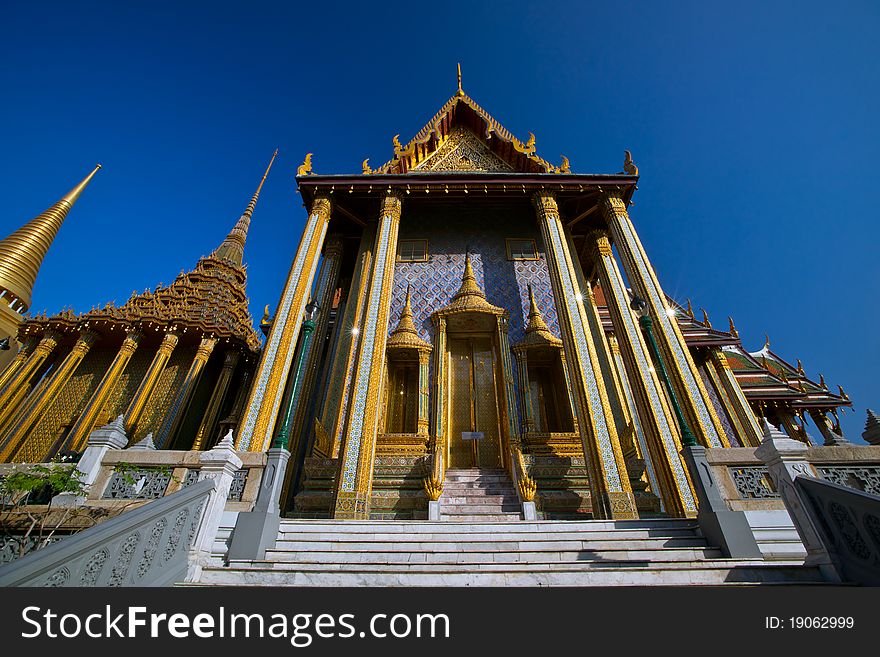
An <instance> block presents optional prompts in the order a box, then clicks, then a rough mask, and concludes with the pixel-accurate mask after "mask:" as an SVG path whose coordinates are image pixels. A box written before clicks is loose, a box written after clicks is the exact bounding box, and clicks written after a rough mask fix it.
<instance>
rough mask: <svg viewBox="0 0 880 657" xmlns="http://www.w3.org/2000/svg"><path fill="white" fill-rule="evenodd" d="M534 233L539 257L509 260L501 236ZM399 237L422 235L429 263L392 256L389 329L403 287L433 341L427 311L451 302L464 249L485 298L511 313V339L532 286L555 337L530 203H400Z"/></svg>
mask: <svg viewBox="0 0 880 657" xmlns="http://www.w3.org/2000/svg"><path fill="white" fill-rule="evenodd" d="M508 237H511V238H533V239H534V240H535V243H536V244H537V248H538V258H539V259H538V260H518V261H511V260H508V259H507V250H506V245H505V241H504V240H505V238H508ZM399 239H401V240H406V239H427V240H428V261H427V262H398V263H397V265H396V267H395V270H394V290H393V296H392V300H391V316H390V320H389V331H390V330H393V329H394V328H395V327H396V326H397V321H398V319H399V318H400V311H401V310H402V309H403V303H404V298H405V297H406V288H407V285H411V286H412V306H413V314H414V315H415V317H414V319H415V323H416V327H417V328H418V330H419V334H420V335H421V337H422V338H423V339H425V340H427V341H428V342H430V343H432V344H433V343H434V329H433V326H432V324H431V319H430V318H431V313H432V312H434V311H435V310H438V309H440V308H442V307H443V306H445V305H447V304H448V303H449V302H450V301H452V297H453V296H454V295H455V293H456V292H457V291H458V288H459V287H460V286H461V276H462V273H463V272H464V259H465V251H469V252H470V254H471V265H472V266H473V269H474V275H475V276H476V278H477V284H478V285H479V286H480V288H481V289H482V290H483V291H484V292H485V293H486V298H487V300H488V301H489V303H491V304H493V305H496V306H499V307H501V308H505V309H507V310H508V311H510V343H511V344H516V343H517V342H519V341H520V340H522V338H523V331H524V329H525V324H526V322H527V320H528V313H529V293H528V287H527V286H528V285H529V284H531V286H532V289H533V290H534V292H535V300H536V301H537V303H538V307H539V308H540V309H541V312H542V313H543V315H544V319H545V321H546V322H547V324H548V326H549V327H550V330H551V331H552V332H553V334H554V335H556V336H557V337H559V321H558V318H557V316H556V306H555V304H554V300H553V291H552V289H551V287H550V273H549V272H548V270H547V262H546V257H545V254H544V249H543V245H542V244H541V235H540V232H539V231H538V227H537V225H536V222H535V215H534V211H533V210H532V207H531V205H530V204H529V203H526V202H523V203H522V204H521V206H505V207H499V206H498V205H494V204H492V205H490V204H488V203H487V204H485V205H483V204H475V203H468V204H449V205H442V206H438V205H436V204H430V205H423V206H421V207H420V206H419V205H418V204H416V203H412V204H409V205H408V204H406V203H404V208H403V213H402V216H401V221H400V236H399Z"/></svg>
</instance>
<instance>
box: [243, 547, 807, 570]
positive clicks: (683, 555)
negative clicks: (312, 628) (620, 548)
mask: <svg viewBox="0 0 880 657" xmlns="http://www.w3.org/2000/svg"><path fill="white" fill-rule="evenodd" d="M644 553H645V555H647V554H650V553H651V552H650V551H644ZM286 554H293V553H286ZM356 554H357V555H359V556H366V557H368V558H367V559H365V560H358V559H354V558H351V559H350V558H349V557H354V556H355V555H354V554H336V555H332V554H331V555H330V557H329V558H328V559H325V560H317V559H306V560H303V561H294V560H293V559H289V558H285V554H277V553H274V552H267V553H266V558H265V559H261V560H258V561H232V562H231V563H230V565H229V567H230V568H231V569H237V568H240V569H242V570H246V569H250V568H265V569H270V568H271V569H275V570H300V569H302V570H331V569H338V570H372V571H375V572H399V571H426V572H428V571H450V572H462V571H467V569H468V568H471V569H473V570H474V571H481V570H484V571H485V570H490V571H504V570H511V571H520V572H523V571H548V570H574V571H576V570H591V569H597V568H627V569H629V568H646V567H650V568H656V569H680V568H693V567H699V566H701V565H704V564H714V563H726V562H729V561H731V560H729V559H724V558H722V557H720V556H717V555H716V556H709V557H703V556H702V554H701V552H700V551H699V550H680V551H677V550H675V551H670V552H669V554H655V557H654V558H653V559H651V558H647V556H644V557H643V558H638V557H637V555H636V554H634V555H627V554H623V553H619V552H618V553H615V552H608V553H607V554H606V555H604V556H603V557H602V558H596V559H581V558H578V557H577V556H575V557H574V558H571V559H541V558H540V555H536V557H535V558H529V556H528V555H526V557H525V558H524V559H513V558H511V559H506V558H505V559H498V560H495V559H486V558H481V555H480V554H473V555H465V556H466V557H472V558H457V557H458V555H456V554H454V553H453V554H446V555H440V557H441V559H440V560H439V561H437V560H434V559H432V558H431V557H430V556H429V555H427V554H424V553H423V554H416V557H417V558H416V559H411V560H407V559H401V558H400V557H402V556H406V555H381V554H379V553H377V554H376V555H375V556H376V558H377V560H376V561H371V560H370V559H369V557H371V556H374V555H368V554H365V553H356ZM489 556H491V555H489ZM380 557H387V558H390V559H391V561H380V560H378V559H379V558H380ZM395 557H397V558H396V559H395ZM741 561H742V563H746V562H747V563H748V564H750V565H761V564H762V562H761V560H760V559H745V560H741ZM737 563H740V561H737ZM775 563H777V564H778V563H779V562H775ZM784 563H788V562H784ZM789 565H792V564H789ZM797 565H800V564H797Z"/></svg>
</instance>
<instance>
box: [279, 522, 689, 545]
mask: <svg viewBox="0 0 880 657" xmlns="http://www.w3.org/2000/svg"><path fill="white" fill-rule="evenodd" d="M444 525H446V523H444ZM446 526H447V527H448V525H446ZM491 526H499V528H500V525H499V523H492V525H491ZM445 528H446V527H444V529H445ZM453 529H458V530H460V531H438V532H434V533H404V532H387V533H386V532H382V531H375V532H369V531H368V532H364V531H360V530H357V531H336V532H333V531H328V532H281V533H279V535H278V540H279V541H337V542H341V541H349V540H351V541H359V542H369V541H378V542H381V543H391V542H401V541H402V542H410V543H411V542H414V541H419V542H431V543H443V542H453V543H461V542H472V541H484V542H491V541H500V542H505V541H506V542H510V541H518V542H522V543H526V542H532V541H548V540H550V541H615V542H620V543H627V542H630V541H644V540H653V541H670V542H673V541H705V539H703V538H702V537H700V536H698V535H697V534H696V533H695V532H694V531H693V530H691V529H681V530H673V529H666V530H655V529H618V530H595V531H580V532H561V531H560V532H546V533H538V532H529V531H515V530H508V531H491V530H486V525H483V526H482V529H483V531H468V527H466V526H461V525H456V526H455V527H453Z"/></svg>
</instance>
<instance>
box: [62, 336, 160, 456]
mask: <svg viewBox="0 0 880 657" xmlns="http://www.w3.org/2000/svg"><path fill="white" fill-rule="evenodd" d="M142 338H143V335H142V334H141V333H140V332H138V331H129V332H128V333H127V334H126V336H125V340H123V341H122V345H121V346H120V347H119V351H118V352H116V356H115V357H114V358H113V362H111V363H110V367H108V368H107V371H106V372H105V373H104V377H103V378H102V379H101V382H100V383H98V387H97V389H96V390H95V392H94V393H92V397H91V399H89V401H88V403H87V404H86V407H85V408H84V409H83V411H82V413H80V416H79V419H77V421H76V424H74V425H73V428H72V429H71V430H70V434H69V435H68V437H67V445H68V449H71V450H73V451H76V452H78V451H80V450H82V449H83V448H85V445H86V440H88V438H89V434H90V433H91V432H92V428H93V427H94V426H95V423H97V422H98V421H99V414H100V413H101V411H102V410H103V407H104V404H105V403H106V401H107V398H108V397H109V396H110V393H111V392H112V390H113V386H115V385H116V382H117V381H118V380H119V377H120V376H121V375H122V372H123V371H125V366H126V365H128V361H129V360H131V357H132V355H133V354H134V352H135V351H137V348H138V345H139V344H140V342H141V339H142Z"/></svg>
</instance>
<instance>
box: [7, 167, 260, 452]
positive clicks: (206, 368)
mask: <svg viewBox="0 0 880 657" xmlns="http://www.w3.org/2000/svg"><path fill="white" fill-rule="evenodd" d="M275 155H277V151H276V154H275ZM275 155H273V157H272V161H270V163H269V167H268V168H267V169H266V172H265V174H264V175H263V178H262V180H261V181H260V183H259V186H258V187H257V190H256V192H255V193H254V195H253V197H252V198H251V200H250V202H249V203H248V204H247V207H246V208H245V211H244V213H243V214H242V215H241V217H240V219H239V220H238V222H237V223H236V224H235V226H234V227H233V228H232V230H231V231H230V233H229V234H228V235H227V237H226V239H224V240H223V242H222V243H221V244H220V246H218V247H217V248H216V249H215V250H214V251H213V253H211V255H209V256H207V257H203V258H200V259H199V261H198V262H197V263H196V266H195V268H193V269H192V270H190V271H188V272H183V271H182V272H181V273H180V275H179V276H178V277H177V278H176V279H175V280H174V281H173V282H172V283H171V284H169V285H163V284H160V285H158V286H157V287H156V288H155V289H154V290H145V291H143V292H141V293H133V294H132V296H131V298H130V299H129V300H128V301H126V302H125V303H124V304H122V305H120V306H116V305H114V304H112V303H107V304H106V305H105V306H103V307H100V308H93V309H92V310H90V311H88V312H85V313H82V314H76V313H74V312H73V311H72V310H64V311H62V312H60V313H58V314H56V315H52V316H45V315H37V316H33V317H28V318H26V319H25V320H24V321H23V322H22V323H21V325H20V326H19V327H18V340H19V342H20V343H21V345H22V348H21V351H19V352H18V354H17V355H16V356H15V358H14V359H13V360H12V362H11V363H10V365H9V366H8V367H7V368H6V369H5V370H4V371H3V372H2V374H0V461H14V462H24V463H34V462H40V461H49V460H52V459H54V458H57V457H58V456H59V455H61V454H64V453H69V452H73V453H81V452H82V451H83V450H84V449H85V447H86V444H87V441H88V438H89V435H90V434H91V433H92V431H93V430H94V429H96V428H98V427H100V426H102V425H105V424H107V423H108V422H110V421H111V420H113V419H115V418H121V420H122V422H123V426H124V431H125V433H126V435H127V437H128V439H129V442H130V443H131V444H134V443H137V442H141V441H145V444H148V445H150V446H155V447H157V448H159V449H163V448H164V449H178V450H203V449H210V447H211V446H212V445H213V444H214V443H215V442H216V441H217V440H218V438H219V437H220V435H221V434H223V433H226V432H228V431H229V430H230V429H231V428H232V427H235V426H237V424H238V414H239V413H240V411H241V408H242V404H243V403H244V398H245V394H246V391H247V389H248V386H249V382H250V377H251V374H252V372H253V369H254V367H255V365H256V362H257V359H258V357H259V353H260V346H261V340H260V336H259V334H258V333H257V332H256V331H255V330H254V327H253V319H252V317H251V315H250V312H249V310H248V299H247V293H246V283H247V273H246V271H245V267H244V265H243V254H244V247H245V240H246V238H247V233H248V228H249V226H250V221H251V217H252V215H253V212H254V209H255V207H256V204H257V199H258V198H259V194H260V190H261V188H262V186H263V183H264V182H265V180H266V176H268V174H269V169H270V168H271V166H272V162H274V159H275ZM96 170H97V169H96ZM94 173H95V172H94V171H93V172H92V174H91V175H90V176H89V178H86V180H84V181H83V182H82V183H80V185H79V186H78V187H77V188H75V189H74V190H73V191H72V192H71V193H70V194H68V195H67V196H65V197H64V199H62V201H60V202H59V203H58V204H57V205H56V206H53V208H52V209H50V210H49V211H47V212H46V213H44V214H43V215H41V216H40V217H38V218H37V219H35V220H34V221H32V222H31V223H29V224H27V225H26V226H25V227H23V228H22V229H20V230H19V231H17V232H16V233H14V234H13V235H12V236H10V237H9V238H7V239H6V240H4V241H3V242H2V243H0V251H2V252H4V253H6V252H11V251H12V250H13V249H18V251H17V252H16V253H17V255H20V256H21V257H20V258H19V259H17V260H13V259H10V260H6V261H4V263H3V266H2V269H0V277H2V278H0V280H2V281H3V285H4V287H5V291H8V292H9V294H10V295H14V296H15V299H16V302H15V303H17V305H16V306H15V308H16V309H17V310H19V311H22V310H24V309H25V308H26V306H27V305H29V303H30V298H29V290H30V288H29V287H28V286H27V283H28V282H29V283H30V284H32V282H33V279H34V278H35V276H36V268H37V267H38V265H39V262H40V259H41V258H42V256H43V255H44V254H45V252H46V250H47V249H48V247H49V244H50V243H51V240H52V237H54V234H55V232H57V229H58V226H60V223H61V221H62V220H63V218H64V215H65V214H66V213H67V210H69V208H70V206H71V205H72V204H73V201H75V200H76V197H77V196H78V195H79V193H80V192H81V191H82V189H83V188H84V187H85V185H86V184H87V183H88V182H89V180H90V179H91V176H93V175H94ZM16 263H18V264H16ZM28 277H29V278H28ZM7 281H9V282H7ZM18 281H24V282H23V283H22V284H21V287H15V285H14V284H15V283H16V282H18Z"/></svg>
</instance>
